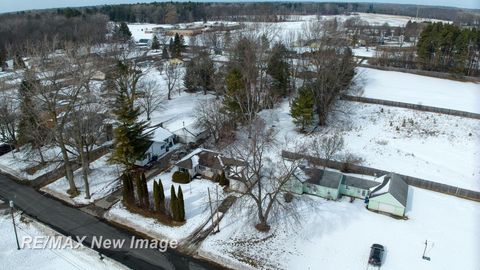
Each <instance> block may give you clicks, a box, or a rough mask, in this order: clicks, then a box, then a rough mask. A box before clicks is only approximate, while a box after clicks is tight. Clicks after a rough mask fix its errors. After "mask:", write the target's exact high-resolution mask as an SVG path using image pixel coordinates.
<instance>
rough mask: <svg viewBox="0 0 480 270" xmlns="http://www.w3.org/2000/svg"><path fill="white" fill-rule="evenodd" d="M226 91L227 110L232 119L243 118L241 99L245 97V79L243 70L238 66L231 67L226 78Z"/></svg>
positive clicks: (225, 102)
mask: <svg viewBox="0 0 480 270" xmlns="http://www.w3.org/2000/svg"><path fill="white" fill-rule="evenodd" d="M225 84H226V92H225V98H224V105H225V109H226V110H227V112H228V113H229V114H230V116H231V117H232V119H235V118H237V119H241V117H242V116H241V113H242V109H241V106H240V105H241V104H240V103H239V102H241V99H242V98H243V96H242V93H244V91H243V90H244V89H245V82H244V80H243V76H242V72H241V71H240V70H239V69H238V68H233V69H231V70H230V71H229V72H228V73H227V76H226V78H225Z"/></svg>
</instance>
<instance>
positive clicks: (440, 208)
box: [200, 187, 480, 270]
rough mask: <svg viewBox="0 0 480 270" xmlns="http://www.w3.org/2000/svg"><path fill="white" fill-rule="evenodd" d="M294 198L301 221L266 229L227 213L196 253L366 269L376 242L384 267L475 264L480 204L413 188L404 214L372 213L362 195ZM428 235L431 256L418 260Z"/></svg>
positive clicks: (263, 265) (252, 262)
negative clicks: (357, 197)
mask: <svg viewBox="0 0 480 270" xmlns="http://www.w3.org/2000/svg"><path fill="white" fill-rule="evenodd" d="M307 198H308V199H307ZM294 202H295V203H297V204H298V209H299V213H300V215H301V218H300V223H299V224H295V225H289V226H286V225H285V226H278V225H274V227H273V228H272V230H271V231H270V232H269V233H260V232H258V231H256V230H255V229H254V228H253V224H251V223H249V222H246V221H242V220H241V219H238V217H237V216H234V215H232V212H228V213H227V215H226V216H225V218H224V219H223V220H222V221H221V224H220V227H221V228H222V230H221V231H220V233H218V234H215V235H211V236H210V237H209V238H207V239H206V240H205V241H204V242H203V244H202V246H201V251H200V254H201V255H202V256H205V257H209V258H211V259H214V258H215V259H218V258H220V259H221V260H223V261H225V262H229V264H230V265H237V268H240V267H238V265H241V266H244V267H242V268H251V269H289V270H295V269H298V270H304V269H326V270H329V269H365V268H366V266H367V260H368V256H369V252H370V246H371V245H372V244H373V243H379V244H382V245H384V246H385V249H386V252H385V254H384V265H382V270H403V269H425V270H428V269H432V270H434V269H435V270H439V269H445V270H447V269H462V270H477V269H478V268H479V267H480V257H479V256H478V254H479V253H480V242H479V241H478V235H479V233H480V227H478V224H479V222H480V203H478V202H472V201H468V200H463V199H459V198H456V197H452V196H448V195H443V194H439V193H435V192H431V191H426V190H422V189H418V188H412V187H410V188H409V202H408V207H407V216H408V218H409V219H408V220H397V219H394V218H392V217H389V216H385V215H381V214H377V213H374V212H370V211H368V210H367V209H365V207H364V204H363V202H361V201H360V200H355V202H354V203H350V202H349V199H342V200H340V201H327V200H324V199H322V198H318V197H312V196H308V195H301V196H296V199H295V200H294ZM459 221H461V222H459ZM292 226H293V227H292ZM425 240H427V241H428V246H427V252H426V256H428V257H430V258H431V261H425V260H422V253H423V249H424V247H425V245H424V243H425ZM248 266H250V267H248ZM251 266H254V267H251Z"/></svg>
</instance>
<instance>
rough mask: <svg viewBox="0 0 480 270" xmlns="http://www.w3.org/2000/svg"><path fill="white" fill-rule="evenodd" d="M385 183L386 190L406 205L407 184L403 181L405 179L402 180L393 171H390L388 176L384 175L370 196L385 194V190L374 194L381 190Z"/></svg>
mask: <svg viewBox="0 0 480 270" xmlns="http://www.w3.org/2000/svg"><path fill="white" fill-rule="evenodd" d="M387 184H389V186H388V191H387V192H388V193H390V194H391V195H392V196H393V197H394V198H395V199H396V200H397V201H398V202H399V203H401V204H402V205H403V206H404V207H407V197H408V185H407V183H405V181H403V179H402V177H400V175H398V174H395V173H390V174H389V175H388V176H386V177H385V180H384V181H383V183H382V184H381V185H380V186H378V187H377V188H376V189H374V190H373V191H372V194H373V195H372V196H370V197H371V198H373V197H377V196H380V195H383V194H386V193H387V192H382V193H378V194H376V192H377V191H379V190H381V189H382V188H383V187H384V186H385V185H387Z"/></svg>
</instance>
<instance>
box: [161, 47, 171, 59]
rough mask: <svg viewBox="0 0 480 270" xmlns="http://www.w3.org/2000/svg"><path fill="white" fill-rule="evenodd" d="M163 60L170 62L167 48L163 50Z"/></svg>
mask: <svg viewBox="0 0 480 270" xmlns="http://www.w3.org/2000/svg"><path fill="white" fill-rule="evenodd" d="M162 59H163V60H168V59H170V56H169V55H168V51H167V46H163V49H162Z"/></svg>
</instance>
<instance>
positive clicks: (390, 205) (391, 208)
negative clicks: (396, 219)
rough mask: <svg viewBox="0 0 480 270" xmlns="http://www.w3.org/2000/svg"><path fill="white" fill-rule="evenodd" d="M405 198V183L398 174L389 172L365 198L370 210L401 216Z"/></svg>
mask: <svg viewBox="0 0 480 270" xmlns="http://www.w3.org/2000/svg"><path fill="white" fill-rule="evenodd" d="M407 198H408V185H407V183H405V181H403V179H402V178H401V177H400V176H399V175H397V174H395V173H390V174H388V175H386V176H384V180H383V183H382V184H381V185H380V186H378V187H376V188H374V189H373V190H372V191H371V195H370V196H369V197H368V198H367V200H368V205H367V207H368V209H370V210H374V211H379V212H384V213H389V214H392V215H395V216H401V217H403V216H405V209H406V208H407Z"/></svg>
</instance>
